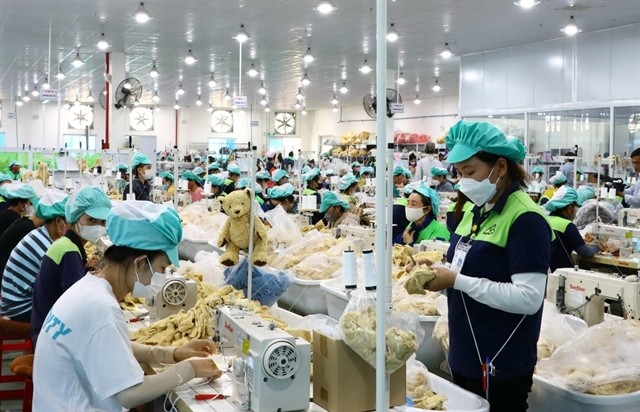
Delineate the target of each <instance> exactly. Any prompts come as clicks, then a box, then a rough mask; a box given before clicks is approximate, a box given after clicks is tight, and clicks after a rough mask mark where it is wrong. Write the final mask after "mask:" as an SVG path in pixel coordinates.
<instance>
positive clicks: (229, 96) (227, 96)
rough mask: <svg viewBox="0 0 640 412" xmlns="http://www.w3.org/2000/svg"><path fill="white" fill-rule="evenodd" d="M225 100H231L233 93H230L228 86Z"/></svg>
mask: <svg viewBox="0 0 640 412" xmlns="http://www.w3.org/2000/svg"><path fill="white" fill-rule="evenodd" d="M222 98H223V99H224V100H226V101H229V100H231V95H230V94H229V89H228V88H227V91H226V92H225V94H224V96H223V97H222Z"/></svg>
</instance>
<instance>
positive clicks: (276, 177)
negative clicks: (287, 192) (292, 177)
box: [271, 169, 289, 186]
mask: <svg viewBox="0 0 640 412" xmlns="http://www.w3.org/2000/svg"><path fill="white" fill-rule="evenodd" d="M271 180H273V183H274V184H275V185H276V186H282V185H283V184H285V183H289V173H287V171H286V170H284V169H276V170H274V171H273V175H272V178H271Z"/></svg>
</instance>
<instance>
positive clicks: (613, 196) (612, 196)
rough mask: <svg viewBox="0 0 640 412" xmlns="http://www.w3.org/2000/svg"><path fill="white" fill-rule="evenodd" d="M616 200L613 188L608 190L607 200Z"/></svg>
mask: <svg viewBox="0 0 640 412" xmlns="http://www.w3.org/2000/svg"><path fill="white" fill-rule="evenodd" d="M615 198H616V189H615V187H612V188H610V189H609V199H615Z"/></svg>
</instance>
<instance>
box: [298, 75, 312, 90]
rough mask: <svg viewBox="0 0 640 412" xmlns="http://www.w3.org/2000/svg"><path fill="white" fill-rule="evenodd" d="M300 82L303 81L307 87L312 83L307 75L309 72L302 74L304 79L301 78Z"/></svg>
mask: <svg viewBox="0 0 640 412" xmlns="http://www.w3.org/2000/svg"><path fill="white" fill-rule="evenodd" d="M300 83H302V85H303V86H304V87H307V86H308V85H310V84H311V79H310V78H309V76H307V73H305V74H304V76H302V80H300Z"/></svg>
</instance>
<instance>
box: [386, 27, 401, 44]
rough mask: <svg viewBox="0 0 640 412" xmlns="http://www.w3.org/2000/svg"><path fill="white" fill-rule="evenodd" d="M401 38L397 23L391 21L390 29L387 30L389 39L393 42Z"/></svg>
mask: <svg viewBox="0 0 640 412" xmlns="http://www.w3.org/2000/svg"><path fill="white" fill-rule="evenodd" d="M399 38H400V35H399V34H398V31H397V30H396V25H395V24H394V23H391V24H390V25H389V31H387V40H388V41H389V42H391V43H393V42H396V41H398V39H399Z"/></svg>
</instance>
